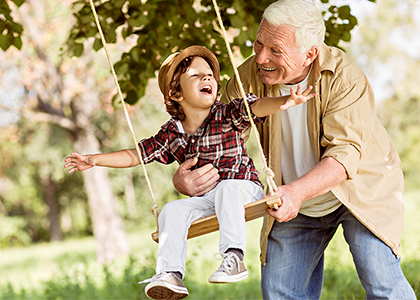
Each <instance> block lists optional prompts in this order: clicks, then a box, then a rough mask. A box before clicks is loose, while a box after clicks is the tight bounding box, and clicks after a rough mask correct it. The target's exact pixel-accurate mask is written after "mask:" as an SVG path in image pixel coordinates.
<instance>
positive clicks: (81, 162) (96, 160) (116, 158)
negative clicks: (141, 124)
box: [64, 149, 140, 174]
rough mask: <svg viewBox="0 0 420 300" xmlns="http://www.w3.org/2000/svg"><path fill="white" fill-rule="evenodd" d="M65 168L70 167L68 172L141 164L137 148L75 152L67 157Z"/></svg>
mask: <svg viewBox="0 0 420 300" xmlns="http://www.w3.org/2000/svg"><path fill="white" fill-rule="evenodd" d="M65 162H66V164H65V165H64V168H70V169H69V170H68V172H67V173H69V174H71V173H73V172H75V171H85V170H89V169H91V168H93V167H95V166H101V167H111V168H128V167H134V166H137V165H138V164H140V161H139V158H138V155H137V151H136V149H124V150H120V151H115V152H110V153H101V154H89V155H81V154H79V153H77V152H73V153H71V154H70V156H69V157H67V158H66V159H65Z"/></svg>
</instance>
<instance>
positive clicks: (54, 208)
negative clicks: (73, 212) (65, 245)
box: [44, 174, 63, 242]
mask: <svg viewBox="0 0 420 300" xmlns="http://www.w3.org/2000/svg"><path fill="white" fill-rule="evenodd" d="M44 185H45V202H46V203H47V205H48V208H49V210H50V212H49V215H50V240H51V241H54V242H58V241H62V240H63V235H62V234H61V226H60V212H59V209H58V205H57V199H56V198H55V185H54V181H52V179H51V174H49V175H48V178H46V180H45V183H44Z"/></svg>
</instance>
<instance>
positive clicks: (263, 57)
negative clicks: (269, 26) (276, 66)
mask: <svg viewBox="0 0 420 300" xmlns="http://www.w3.org/2000/svg"><path fill="white" fill-rule="evenodd" d="M269 61H270V60H269V58H268V55H267V50H265V49H264V48H262V49H261V50H260V51H259V52H258V53H257V59H256V62H257V64H260V65H261V64H265V63H268V62H269Z"/></svg>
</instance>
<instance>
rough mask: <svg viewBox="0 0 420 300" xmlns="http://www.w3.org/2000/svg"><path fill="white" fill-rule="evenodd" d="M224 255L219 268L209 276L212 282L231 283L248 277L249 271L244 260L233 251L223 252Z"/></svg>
mask: <svg viewBox="0 0 420 300" xmlns="http://www.w3.org/2000/svg"><path fill="white" fill-rule="evenodd" d="M221 255H222V257H223V261H222V264H221V265H220V267H219V269H217V271H216V272H214V273H213V274H212V275H211V276H210V277H209V282H210V283H231V282H238V281H240V280H242V279H245V278H247V277H248V271H247V270H246V268H245V265H244V263H243V261H241V260H240V259H239V257H238V256H237V255H236V254H235V253H233V252H228V253H225V254H221Z"/></svg>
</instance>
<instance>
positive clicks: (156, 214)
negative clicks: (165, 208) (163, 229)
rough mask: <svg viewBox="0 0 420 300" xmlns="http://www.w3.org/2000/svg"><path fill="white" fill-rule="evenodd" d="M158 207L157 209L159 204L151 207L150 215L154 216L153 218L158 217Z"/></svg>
mask: <svg viewBox="0 0 420 300" xmlns="http://www.w3.org/2000/svg"><path fill="white" fill-rule="evenodd" d="M158 207H159V204H157V203H155V204H153V205H152V213H153V214H154V215H155V217H157V216H158V215H159V210H158Z"/></svg>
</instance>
